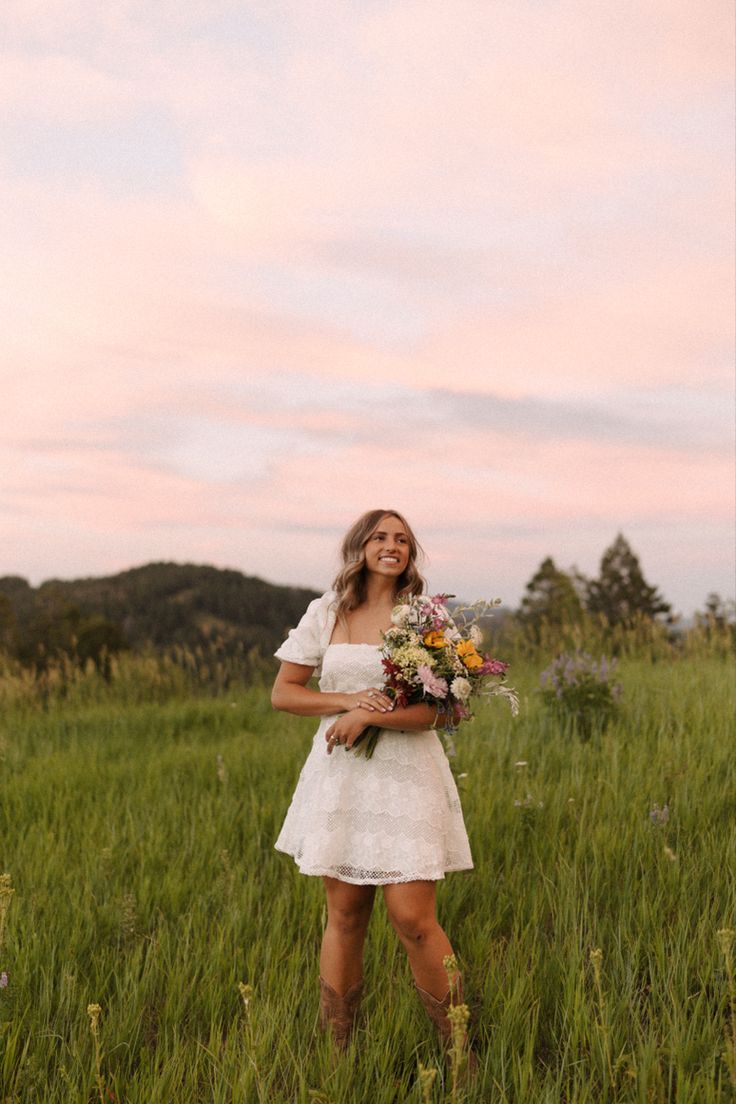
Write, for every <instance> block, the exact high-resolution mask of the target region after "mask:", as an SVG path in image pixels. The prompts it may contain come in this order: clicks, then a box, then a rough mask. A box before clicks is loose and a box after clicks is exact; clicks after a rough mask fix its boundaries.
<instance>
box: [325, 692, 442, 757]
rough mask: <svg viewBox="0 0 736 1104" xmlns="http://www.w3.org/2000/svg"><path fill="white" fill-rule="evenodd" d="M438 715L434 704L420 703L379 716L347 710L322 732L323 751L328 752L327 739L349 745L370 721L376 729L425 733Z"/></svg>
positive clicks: (363, 711) (359, 709)
mask: <svg viewBox="0 0 736 1104" xmlns="http://www.w3.org/2000/svg"><path fill="white" fill-rule="evenodd" d="M438 714H439V711H438V709H437V707H436V706H434V705H425V704H424V702H419V703H417V704H416V705H407V706H404V707H396V708H395V709H393V710H392V711H391V712H390V713H386V714H384V715H383V716H379V717H377V716H376V714H375V713H373V714H371V713H370V712H369V711H368V710H366V709H363V708H362V707H359V708H357V709H351V711H350V712H349V713H345V714H344V715H343V716H342V717H338V718H337V720H336V721H335V722H334V723H333V724H331V725H330V727H329V728H328V729H327V731H326V732H325V740H327V743H328V748H327V750H328V752H329V751H331V748H332V745H331V741H333V742H336V743H338V744H345V746H346V747H349V748H350V747H352V746H353V744H354V743H355V741H356V740H357V738H358V736H360V734H361V732H363V730H364V729H366V728H368V726H369V725H374V724H375V725H378V726H379V727H380V728H392V729H398V730H399V731H401V732H426V730H427V729H428V728H432V726H433V725H434V724H435V723H436V721H437V718H438Z"/></svg>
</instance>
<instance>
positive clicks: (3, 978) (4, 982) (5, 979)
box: [0, 970, 8, 989]
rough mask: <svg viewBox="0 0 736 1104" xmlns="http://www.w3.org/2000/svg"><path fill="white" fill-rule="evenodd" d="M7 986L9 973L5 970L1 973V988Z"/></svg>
mask: <svg viewBox="0 0 736 1104" xmlns="http://www.w3.org/2000/svg"><path fill="white" fill-rule="evenodd" d="M7 988H8V975H7V974H6V973H5V971H4V970H3V972H2V973H1V974H0V989H7Z"/></svg>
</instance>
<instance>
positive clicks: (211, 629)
mask: <svg viewBox="0 0 736 1104" xmlns="http://www.w3.org/2000/svg"><path fill="white" fill-rule="evenodd" d="M315 597H317V594H316V592H315V591H313V590H309V589H306V588H302V587H287V586H277V585H275V584H273V583H267V582H265V581H264V580H263V579H259V578H256V577H253V576H248V575H243V574H242V573H241V572H240V571H235V570H231V569H222V568H217V567H211V566H208V565H199V564H189V563H186V564H178V563H173V562H161V563H150V564H145V565H144V566H142V567H134V568H131V569H130V570H128V571H122V572H120V573H119V574H117V575H110V576H105V577H99V578H84V579H71V580H64V579H49V580H47V581H45V582H43V583H41V584H40V586H38V587H32V586H31V585H30V584H29V583H28V581H27V580H26V579H23V578H21V577H19V576H5V577H2V578H0V645H4V646H5V647H6V648H7V649H8V650H10V651H11V652H13V653H14V654H16V655H18V656H19V657H20V658H22V659H31V658H33V657H35V656H36V655H38V654H39V651H40V652H41V653H44V652H45V653H48V652H53V651H54V650H56V649H65V650H68V647H69V644H70V642H72V639H74V640H75V641H76V642H77V644H79V642H80V641H81V642H82V646H83V645H84V641H85V640H86V639H87V638H89V637H90V636H92V637H94V639H95V640H96V641H99V640H100V639H104V642H105V643H107V645H108V647H110V648H112V649H113V650H117V649H119V648H120V647H128V648H132V649H134V650H136V651H137V650H141V649H143V648H144V647H146V646H152V647H154V648H155V649H162V648H165V647H168V646H170V645H172V644H180V645H186V646H189V647H196V646H197V645H202V644H205V643H207V642H211V641H213V640H217V641H218V642H219V643H220V644H221V646H222V647H223V648H224V650H226V651H229V650H231V649H233V650H234V648H235V647H238V646H239V647H242V646H243V645H244V646H245V647H246V648H251V647H257V648H258V649H259V650H260V651H261V652H262V653H263V654H264V655H270V654H271V652H273V651H274V649H275V648H277V647H278V645H279V644H280V643H281V641H282V640H283V639H284V636H285V635H286V632H287V630H288V628H290V627H291V626H292V625H295V624H296V622H297V621H298V620H299V618H300V617H301V615H302V613H303V612H304V610H305V608H306V606H307V603H308V602H310V601H311V599H312V598H315ZM83 650H88V651H90V654H92V653H93V651H94V649H84V647H83Z"/></svg>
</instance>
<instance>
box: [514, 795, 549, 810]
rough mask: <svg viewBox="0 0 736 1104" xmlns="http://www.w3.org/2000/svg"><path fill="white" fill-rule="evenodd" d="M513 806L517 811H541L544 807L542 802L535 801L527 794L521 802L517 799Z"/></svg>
mask: <svg viewBox="0 0 736 1104" xmlns="http://www.w3.org/2000/svg"><path fill="white" fill-rule="evenodd" d="M514 805H515V806H516V807H517V809H535V808H536V809H542V808H543V807H544V802H543V801H536V800H535V799H534V798H533V797H532V795H531V794H530V793H528V794H527V795H526V797H525V798H524V800H523V801H520V800H519V798H518V797H517V798H516V800H515V801H514Z"/></svg>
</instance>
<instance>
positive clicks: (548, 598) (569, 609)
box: [517, 556, 583, 630]
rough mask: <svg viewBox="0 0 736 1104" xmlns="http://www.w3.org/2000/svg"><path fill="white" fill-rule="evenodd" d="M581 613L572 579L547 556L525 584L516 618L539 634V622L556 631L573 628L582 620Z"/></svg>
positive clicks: (579, 602) (580, 605)
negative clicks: (562, 628)
mask: <svg viewBox="0 0 736 1104" xmlns="http://www.w3.org/2000/svg"><path fill="white" fill-rule="evenodd" d="M582 613H583V607H582V603H581V601H580V598H579V596H578V593H577V590H576V587H575V582H574V581H573V579H572V577H571V576H570V575H568V574H566V572H564V571H561V570H560V568H558V567H557V565H556V564H555V561H554V560H553V559H552V557H551V556H547V557H546V559H544V560H542V562H541V564H540V565H539V567H538V568H537V570H536V572H535V574H534V575H533V576H532V577H531V579H530V580H529V582H528V583H527V584H526V590H525V593H524V597H523V598H522V600H521V606H520V607H519V610H518V612H517V617H518V618H519V620H520V621H521V622H522V623H523V624H526V625H529V626H530V627H531V628H533V629H534V630H538V629H539V628H540V626H541V625H542V622H546V623H547V624H549V625H553V626H558V627H560V626H562V625H569V624H572V623H574V622H576V621H579V620H580V619H581V617H582Z"/></svg>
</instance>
